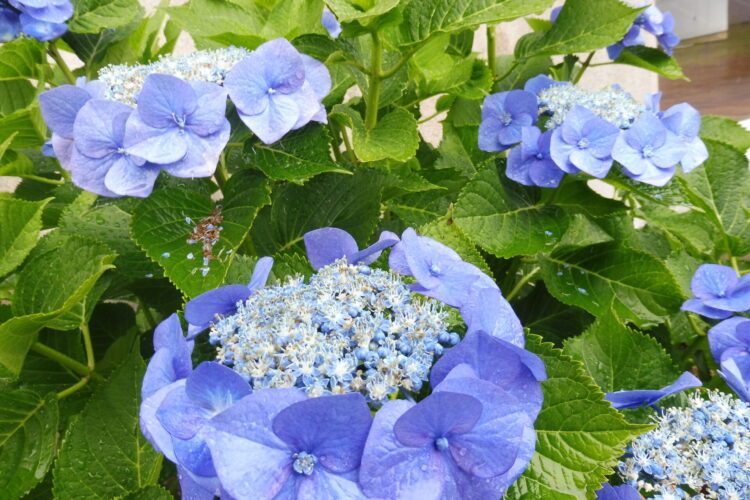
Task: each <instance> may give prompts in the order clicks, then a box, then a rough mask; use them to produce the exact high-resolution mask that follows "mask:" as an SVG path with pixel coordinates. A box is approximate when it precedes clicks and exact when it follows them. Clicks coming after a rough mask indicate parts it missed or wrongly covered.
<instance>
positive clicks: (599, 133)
mask: <svg viewBox="0 0 750 500" xmlns="http://www.w3.org/2000/svg"><path fill="white" fill-rule="evenodd" d="M619 134H620V130H619V129H618V128H617V127H615V126H614V125H612V124H611V123H609V122H608V121H606V120H604V119H602V118H599V117H598V116H596V115H595V114H594V113H593V112H591V111H589V110H588V109H586V108H584V107H583V106H578V105H576V106H573V108H572V109H571V110H570V111H569V112H568V114H567V115H566V116H565V121H564V122H563V123H562V125H561V126H559V127H557V128H556V129H555V130H554V132H553V133H552V139H551V143H550V152H551V156H552V159H553V160H554V161H555V163H556V164H557V166H558V167H560V169H562V170H563V171H565V172H567V173H569V174H575V173H577V172H581V171H583V172H586V173H587V174H589V175H592V176H594V177H598V178H603V177H605V176H606V175H607V173H608V172H609V169H610V168H611V167H612V147H613V145H614V144H615V141H616V140H617V138H618V137H619Z"/></svg>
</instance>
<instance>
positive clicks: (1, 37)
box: [0, 7, 21, 42]
mask: <svg viewBox="0 0 750 500" xmlns="http://www.w3.org/2000/svg"><path fill="white" fill-rule="evenodd" d="M20 34H21V21H20V19H19V18H18V13H16V12H14V11H12V10H10V9H4V8H2V7H0V42H10V41H11V40H15V39H16V38H18V36H19V35H20Z"/></svg>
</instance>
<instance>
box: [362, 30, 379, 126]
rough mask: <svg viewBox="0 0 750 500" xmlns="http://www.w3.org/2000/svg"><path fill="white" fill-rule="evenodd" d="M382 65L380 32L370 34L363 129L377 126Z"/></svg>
mask: <svg viewBox="0 0 750 500" xmlns="http://www.w3.org/2000/svg"><path fill="white" fill-rule="evenodd" d="M382 64H383V41H382V40H381V39H380V32H379V31H374V32H372V57H371V62H370V78H369V84H368V86H367V110H366V111H365V128H367V129H368V130H372V129H374V128H375V125H377V124H378V108H379V106H380V83H381V80H380V79H381V78H382V74H381V70H382Z"/></svg>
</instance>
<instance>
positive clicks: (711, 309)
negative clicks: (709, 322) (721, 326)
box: [682, 264, 750, 319]
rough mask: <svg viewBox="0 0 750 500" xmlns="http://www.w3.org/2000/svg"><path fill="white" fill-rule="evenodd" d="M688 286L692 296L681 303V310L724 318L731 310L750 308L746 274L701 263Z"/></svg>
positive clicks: (749, 276)
mask: <svg viewBox="0 0 750 500" xmlns="http://www.w3.org/2000/svg"><path fill="white" fill-rule="evenodd" d="M690 289H691V290H692V291H693V295H695V297H694V298H692V299H688V300H687V301H685V302H684V303H683V304H682V310H683V311H691V312H694V313H697V314H700V315H702V316H706V317H707V318H713V319H726V318H728V317H730V316H731V315H732V313H734V312H743V311H747V310H750V274H746V275H745V276H742V277H741V278H740V277H739V276H738V275H737V272H736V271H735V270H734V269H732V268H731V267H729V266H720V265H718V264H703V265H701V266H700V267H699V268H698V269H697V270H696V271H695V274H694V275H693V278H692V280H691V281H690Z"/></svg>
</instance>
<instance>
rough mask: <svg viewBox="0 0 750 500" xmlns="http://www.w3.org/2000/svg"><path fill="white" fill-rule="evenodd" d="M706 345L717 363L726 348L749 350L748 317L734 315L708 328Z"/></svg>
mask: <svg viewBox="0 0 750 500" xmlns="http://www.w3.org/2000/svg"><path fill="white" fill-rule="evenodd" d="M708 345H709V347H710V348H711V355H712V356H713V358H714V360H715V361H716V362H717V363H720V362H721V361H722V358H723V357H724V356H723V354H724V351H726V350H727V349H731V348H740V349H743V350H746V351H750V319H747V318H743V317H741V316H734V317H732V318H729V319H726V320H724V321H722V322H721V323H719V324H717V325H715V326H713V327H712V328H711V329H710V330H708Z"/></svg>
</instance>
